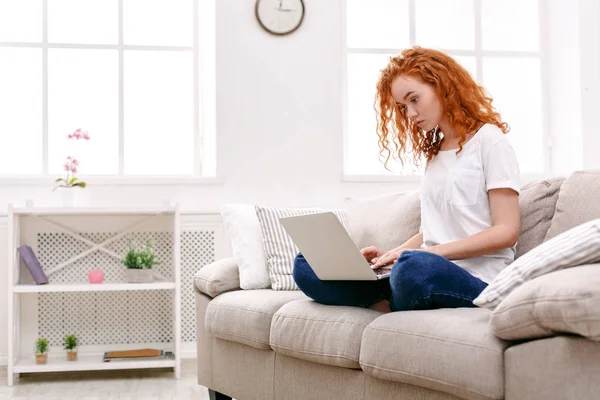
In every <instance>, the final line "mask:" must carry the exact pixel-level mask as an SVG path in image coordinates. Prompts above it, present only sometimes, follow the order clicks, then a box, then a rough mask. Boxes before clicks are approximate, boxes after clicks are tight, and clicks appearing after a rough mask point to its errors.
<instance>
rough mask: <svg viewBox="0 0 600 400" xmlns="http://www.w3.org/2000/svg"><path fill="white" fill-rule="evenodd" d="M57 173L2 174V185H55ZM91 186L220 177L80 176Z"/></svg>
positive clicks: (187, 181)
mask: <svg viewBox="0 0 600 400" xmlns="http://www.w3.org/2000/svg"><path fill="white" fill-rule="evenodd" d="M57 178H59V176H57V175H48V176H40V175H24V176H17V175H14V176H6V175H5V176H0V186H54V181H55V180H56V179H57ZM78 178H79V180H80V181H83V182H85V183H86V184H88V185H90V186H164V185H169V186H172V185H218V184H221V183H223V182H222V180H221V178H220V177H199V176H190V177H186V176H99V175H95V176H80V177H78Z"/></svg>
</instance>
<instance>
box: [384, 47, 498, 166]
mask: <svg viewBox="0 0 600 400" xmlns="http://www.w3.org/2000/svg"><path fill="white" fill-rule="evenodd" d="M398 75H405V76H410V77H413V78H416V79H418V80H420V81H421V82H423V83H426V84H429V85H431V86H433V88H434V90H435V93H436V95H437V97H438V99H439V101H440V103H441V106H442V112H443V113H444V114H445V116H446V118H447V119H448V122H449V123H450V124H451V125H452V127H453V128H454V129H456V131H457V132H458V133H459V135H460V139H459V142H458V146H459V149H458V151H457V154H458V153H460V151H461V150H462V145H463V144H464V143H465V141H466V138H467V134H468V133H471V132H475V131H476V130H477V129H478V128H479V127H481V125H483V124H486V123H489V124H493V125H496V126H497V127H498V128H500V130H501V131H502V132H503V133H507V132H508V131H509V127H508V125H507V124H506V123H505V122H502V119H501V117H500V114H499V113H498V112H496V111H495V110H494V108H493V107H492V98H491V97H489V96H487V95H486V93H485V89H483V87H481V86H479V85H478V84H477V83H476V82H475V81H474V80H473V78H472V77H471V75H470V74H469V72H467V70H466V69H464V68H463V67H462V66H461V65H460V64H459V63H458V62H456V60H454V59H453V58H452V57H450V56H448V55H447V54H445V53H443V52H441V51H437V50H432V49H425V48H422V47H418V46H416V47H412V48H409V49H406V50H404V51H403V52H402V53H401V54H400V55H398V56H396V57H392V58H390V61H389V63H388V65H387V66H386V67H385V68H384V69H383V70H382V71H381V74H380V76H379V79H378V82H377V94H376V95H375V110H376V112H377V135H378V136H379V148H380V152H379V154H380V155H383V154H384V152H387V156H386V159H385V163H384V165H385V167H386V168H387V164H388V161H389V159H390V156H391V155H392V150H390V146H391V145H392V144H393V145H394V147H395V149H394V150H395V153H397V156H398V159H399V160H400V162H401V163H402V165H404V160H403V159H404V157H405V156H406V155H408V153H412V154H413V163H414V164H415V165H416V166H418V165H419V162H420V161H421V160H422V158H423V157H424V158H425V160H426V161H430V160H431V159H432V158H433V157H434V156H435V155H436V154H438V152H439V151H440V143H441V137H440V133H439V130H438V129H432V130H431V131H428V132H423V131H422V130H421V129H420V128H419V127H417V125H416V124H414V123H413V122H412V121H411V120H410V119H409V118H408V117H407V116H406V112H405V111H404V110H403V109H402V108H401V107H400V106H399V105H398V104H396V102H395V101H394V99H393V98H392V93H391V86H392V80H393V79H394V78H395V77H397V76H398ZM409 140H410V143H409ZM409 145H410V148H409Z"/></svg>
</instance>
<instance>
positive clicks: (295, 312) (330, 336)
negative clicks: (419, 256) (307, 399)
mask: <svg viewBox="0 0 600 400" xmlns="http://www.w3.org/2000/svg"><path fill="white" fill-rule="evenodd" d="M380 315H381V313H380V312H377V311H373V310H370V309H366V308H358V307H342V306H325V305H322V304H319V303H316V302H314V301H312V300H296V301H292V302H290V303H287V304H286V305H284V306H283V307H281V308H280V309H279V311H277V312H276V313H275V315H274V316H273V323H272V324H271V348H273V350H275V352H276V353H281V354H285V355H287V356H291V357H295V358H300V359H302V360H306V361H312V362H316V363H320V364H327V365H334V366H337V367H344V368H355V369H360V364H359V363H358V358H359V353H360V342H361V337H362V334H363V330H364V329H365V326H367V325H368V324H369V323H371V322H372V321H373V320H374V319H375V318H377V317H379V316H380Z"/></svg>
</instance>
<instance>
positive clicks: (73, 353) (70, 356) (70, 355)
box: [67, 351, 77, 361]
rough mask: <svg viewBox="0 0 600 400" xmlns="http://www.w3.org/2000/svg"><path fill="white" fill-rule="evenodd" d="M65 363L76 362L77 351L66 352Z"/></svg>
mask: <svg viewBox="0 0 600 400" xmlns="http://www.w3.org/2000/svg"><path fill="white" fill-rule="evenodd" d="M67 361H77V351H67Z"/></svg>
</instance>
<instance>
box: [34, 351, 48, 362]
mask: <svg viewBox="0 0 600 400" xmlns="http://www.w3.org/2000/svg"><path fill="white" fill-rule="evenodd" d="M47 361H48V354H46V353H44V354H36V355H35V363H36V364H46V362H47Z"/></svg>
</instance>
